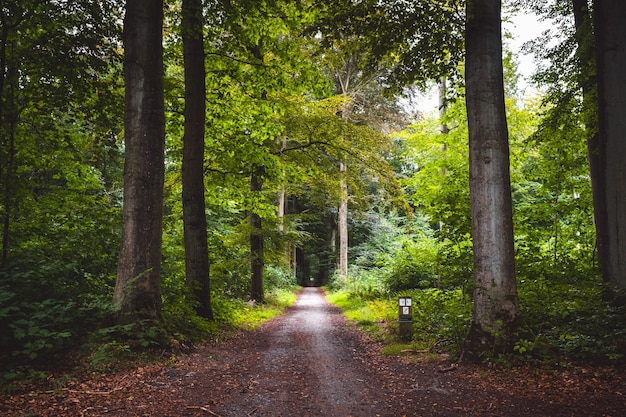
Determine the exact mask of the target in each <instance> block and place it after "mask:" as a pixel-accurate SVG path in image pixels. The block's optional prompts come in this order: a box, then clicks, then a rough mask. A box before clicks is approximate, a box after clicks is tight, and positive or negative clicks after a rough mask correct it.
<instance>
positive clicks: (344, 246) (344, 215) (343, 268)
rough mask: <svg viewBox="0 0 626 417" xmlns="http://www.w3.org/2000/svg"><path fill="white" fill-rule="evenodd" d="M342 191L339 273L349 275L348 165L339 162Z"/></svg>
mask: <svg viewBox="0 0 626 417" xmlns="http://www.w3.org/2000/svg"><path fill="white" fill-rule="evenodd" d="M339 173H340V175H341V179H340V185H339V187H340V193H341V201H340V202H339V211H338V214H337V223H338V229H339V230H338V232H339V275H340V276H341V277H343V278H344V279H345V278H347V277H348V186H347V185H346V178H345V177H346V166H345V164H343V163H340V164H339Z"/></svg>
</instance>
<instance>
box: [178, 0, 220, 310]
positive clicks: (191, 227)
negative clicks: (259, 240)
mask: <svg viewBox="0 0 626 417" xmlns="http://www.w3.org/2000/svg"><path fill="white" fill-rule="evenodd" d="M203 21H204V19H203V16H202V0H183V3H182V37H183V55H184V62H185V133H184V136H183V168H182V170H183V173H182V174H183V222H184V231H185V270H186V275H187V283H188V285H189V286H190V287H191V289H192V291H193V294H194V296H195V302H196V313H197V314H198V315H199V316H201V317H204V318H207V319H212V318H213V311H212V309H211V285H210V277H209V248H208V243H207V220H206V208H205V200H204V132H205V126H204V122H205V117H206V94H205V91H206V86H205V74H206V72H205V69H204V41H203V38H204V37H203V34H202V30H203V28H202V27H203Z"/></svg>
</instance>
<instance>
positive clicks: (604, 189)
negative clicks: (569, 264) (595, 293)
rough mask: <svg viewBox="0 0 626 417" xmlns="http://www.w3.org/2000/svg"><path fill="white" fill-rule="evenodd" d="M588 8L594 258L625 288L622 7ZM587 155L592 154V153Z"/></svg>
mask: <svg viewBox="0 0 626 417" xmlns="http://www.w3.org/2000/svg"><path fill="white" fill-rule="evenodd" d="M593 6H594V28H595V40H596V43H595V46H596V63H597V76H598V109H599V110H598V142H599V143H598V147H597V158H598V160H599V161H598V163H599V165H600V167H601V168H600V169H599V170H598V171H599V172H598V174H599V175H600V177H599V178H598V179H597V181H595V180H594V181H593V185H594V186H595V187H596V189H595V190H594V212H595V216H596V219H597V222H596V225H597V226H596V227H597V237H598V257H599V261H600V267H601V269H602V275H603V277H604V279H605V280H606V281H608V282H609V283H611V284H613V285H614V286H615V287H616V288H619V289H626V241H625V240H624V239H623V236H624V235H625V234H626V193H625V192H624V184H626V166H625V165H626V160H625V158H624V156H625V155H626V118H625V117H624V112H625V111H626V80H625V79H624V77H623V71H624V68H626V27H625V26H624V25H623V22H624V20H625V19H626V3H624V2H622V1H618V0H595V1H594V2H593ZM591 152H592V153H593V155H594V156H595V155H596V153H595V152H596V150H594V149H592V150H591ZM596 197H597V198H596ZM603 226H605V227H606V230H602V228H603Z"/></svg>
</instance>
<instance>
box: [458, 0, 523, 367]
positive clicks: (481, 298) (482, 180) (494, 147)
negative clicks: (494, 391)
mask: <svg viewBox="0 0 626 417" xmlns="http://www.w3.org/2000/svg"><path fill="white" fill-rule="evenodd" d="M465 77H466V102H467V119H468V127H469V142H470V146H469V147H470V151H469V152H470V198H471V209H472V232H473V236H472V238H473V245H474V247H473V249H474V311H473V316H472V324H471V328H470V332H469V334H468V337H467V339H466V343H465V352H464V353H465V355H466V357H467V358H468V359H476V358H478V357H480V355H481V353H484V352H493V353H499V352H504V351H506V350H508V349H509V348H510V347H511V342H512V341H513V336H514V331H515V328H516V323H517V319H518V315H519V310H518V298H517V287H516V282H515V257H514V250H513V220H512V217H513V216H512V202H511V185H510V174H509V148H508V131H507V122H506V113H505V105H504V81H503V68H502V28H501V4H500V0H469V1H468V2H467V21H466V68H465Z"/></svg>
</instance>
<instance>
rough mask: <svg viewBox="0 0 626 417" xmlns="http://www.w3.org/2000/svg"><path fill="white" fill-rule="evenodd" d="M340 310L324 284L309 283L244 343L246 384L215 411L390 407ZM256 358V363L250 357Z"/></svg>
mask: <svg viewBox="0 0 626 417" xmlns="http://www.w3.org/2000/svg"><path fill="white" fill-rule="evenodd" d="M344 321H345V320H344V319H343V317H342V315H341V312H340V311H339V310H338V309H336V308H333V307H331V306H330V305H329V304H328V303H327V302H326V300H325V298H324V296H323V293H322V292H321V290H319V289H317V288H305V289H304V290H303V291H302V293H301V295H300V297H299V299H298V301H297V302H296V304H295V305H294V306H293V307H292V308H291V309H290V311H289V312H288V313H287V314H285V315H284V316H282V317H281V318H280V319H279V320H275V321H274V322H272V323H271V324H269V325H268V326H267V327H266V328H265V329H264V331H262V332H258V333H257V334H256V336H257V337H256V338H255V339H256V340H250V341H249V343H250V344H249V345H248V346H242V347H241V348H242V351H241V356H242V358H252V359H253V360H252V361H249V360H246V359H242V362H241V365H243V366H244V367H246V368H247V369H248V371H247V374H246V375H245V376H243V377H242V379H243V380H242V381H241V382H242V384H241V386H243V388H244V389H242V390H240V392H236V393H235V395H233V396H230V397H229V398H228V399H227V401H225V403H224V404H223V405H220V406H219V407H216V411H217V412H218V413H219V414H220V415H223V416H233V417H239V416H246V415H248V414H250V415H252V414H254V415H255V416H259V417H262V416H268V417H269V416H306V415H310V416H314V415H315V416H366V415H371V416H375V415H382V414H383V413H385V412H386V411H387V407H386V406H385V405H384V403H383V399H384V397H383V396H382V395H381V387H380V386H378V384H377V383H376V381H375V379H374V378H371V377H372V375H371V374H370V372H369V370H368V368H367V365H366V364H365V363H364V361H363V360H362V358H361V356H360V355H359V354H358V352H357V351H358V349H359V348H360V346H359V344H358V341H357V340H351V339H350V338H346V337H344V336H345V332H343V331H342V327H343V326H344V325H345V323H344ZM250 362H252V363H250Z"/></svg>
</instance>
